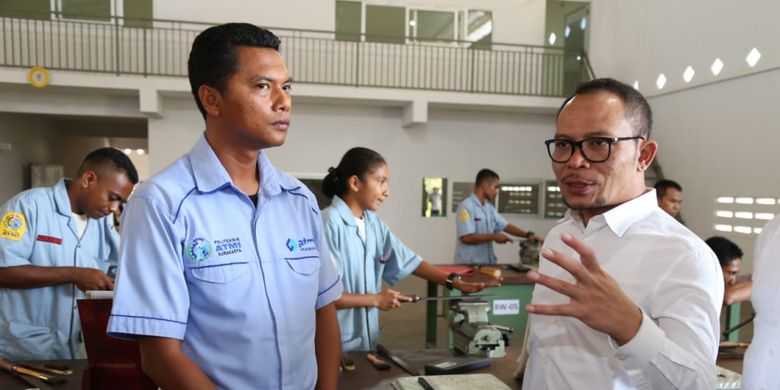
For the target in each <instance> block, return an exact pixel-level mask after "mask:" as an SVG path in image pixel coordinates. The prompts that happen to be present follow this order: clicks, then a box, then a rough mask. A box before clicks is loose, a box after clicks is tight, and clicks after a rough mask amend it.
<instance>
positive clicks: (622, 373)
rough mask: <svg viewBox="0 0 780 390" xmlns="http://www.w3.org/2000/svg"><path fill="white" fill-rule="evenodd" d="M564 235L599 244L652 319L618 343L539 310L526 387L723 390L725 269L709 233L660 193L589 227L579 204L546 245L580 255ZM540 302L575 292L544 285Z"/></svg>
mask: <svg viewBox="0 0 780 390" xmlns="http://www.w3.org/2000/svg"><path fill="white" fill-rule="evenodd" d="M562 233H569V234H571V235H572V236H574V237H576V238H579V239H581V240H583V241H585V242H586V243H588V244H589V245H591V246H592V247H593V249H594V251H595V254H596V257H597V259H598V261H599V264H600V266H601V268H602V269H603V270H604V271H606V272H607V273H609V274H610V275H611V276H612V277H613V278H614V279H615V280H616V281H617V283H618V284H619V285H620V288H621V289H622V290H623V292H624V293H625V294H626V295H627V296H628V297H629V298H631V300H632V301H633V302H634V303H636V304H637V306H639V307H640V308H641V309H642V312H643V318H642V324H641V326H640V328H639V332H638V333H637V334H636V336H635V337H634V338H633V339H632V340H631V341H630V342H628V343H627V344H625V345H623V346H620V347H618V346H617V343H616V342H615V341H614V340H612V338H611V337H609V336H608V335H607V334H605V333H601V332H598V331H595V330H593V329H591V328H590V327H588V326H587V325H585V324H584V323H582V322H581V321H579V320H577V319H575V318H571V317H561V316H543V315H533V326H532V327H531V330H530V336H529V344H528V347H529V354H530V357H529V361H528V365H527V367H526V371H525V377H524V380H523V389H555V390H559V389H584V388H587V389H686V390H688V389H707V390H710V389H713V388H714V387H715V358H716V356H717V351H718V340H719V332H720V324H719V318H720V309H721V305H722V304H723V276H722V273H721V268H720V265H719V263H718V260H717V258H716V257H715V254H714V253H713V252H712V250H710V248H709V247H708V246H707V245H706V244H705V243H704V242H703V241H702V240H701V239H699V238H698V237H696V235H694V234H693V233H692V232H691V231H689V230H688V229H687V228H685V226H683V225H681V224H680V223H679V222H677V221H676V220H675V219H674V218H672V217H670V216H669V215H668V214H666V213H665V212H664V211H663V210H661V209H660V208H659V207H658V205H657V201H656V196H655V190H651V189H650V190H648V191H647V192H645V193H644V194H643V195H641V196H639V197H637V198H635V199H633V200H631V201H628V202H626V203H623V204H622V205H620V206H617V207H615V208H613V209H611V210H609V211H607V212H606V213H604V214H601V215H598V216H595V217H593V218H591V219H590V220H589V222H588V225H587V227H586V226H585V225H584V224H583V221H582V219H581V217H580V215H579V212H572V211H569V213H568V214H567V216H566V217H565V218H564V219H563V220H562V221H561V223H560V224H559V225H558V226H556V227H555V228H553V230H552V231H551V232H550V234H549V235H548V236H547V240H545V242H544V246H545V247H548V248H551V249H554V250H557V251H559V252H563V253H565V254H567V255H569V256H572V257H574V258H575V259H577V258H579V255H578V254H577V253H576V252H575V251H574V250H573V249H571V248H570V247H568V246H567V245H566V244H564V243H563V242H562V241H561V239H560V236H561V234H562ZM540 260H541V261H540V264H539V272H540V273H542V274H545V275H550V276H553V277H556V278H559V279H562V280H565V281H568V282H570V283H574V277H572V276H571V275H570V274H569V273H568V272H566V271H565V270H564V269H562V268H560V267H558V266H557V265H555V264H553V263H551V262H550V261H549V260H546V259H544V258H541V259H540ZM532 302H533V303H534V304H561V303H567V302H569V298H568V297H566V296H564V295H561V294H559V293H557V292H555V291H553V290H551V289H549V288H547V287H544V286H542V285H539V284H537V285H536V287H535V289H534V293H533V299H532Z"/></svg>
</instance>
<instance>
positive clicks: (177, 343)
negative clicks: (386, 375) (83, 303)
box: [108, 23, 342, 389]
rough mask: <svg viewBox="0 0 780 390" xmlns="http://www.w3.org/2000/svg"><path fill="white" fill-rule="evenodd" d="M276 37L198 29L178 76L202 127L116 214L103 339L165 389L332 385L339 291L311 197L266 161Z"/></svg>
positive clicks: (278, 68)
mask: <svg viewBox="0 0 780 390" xmlns="http://www.w3.org/2000/svg"><path fill="white" fill-rule="evenodd" d="M278 49H279V39H278V38H277V37H276V36H275V35H273V34H272V33H271V32H269V31H267V30H264V29H261V28H258V27H256V26H253V25H250V24H243V23H241V24H239V23H230V24H224V25H220V26H215V27H211V28H208V29H206V30H205V31H203V32H202V33H201V34H200V35H198V37H197V38H195V42H194V43H193V45H192V51H191V52H190V59H189V64H188V65H189V78H190V84H191V86H192V92H193V95H194V96H195V101H196V103H197V105H198V108H199V109H200V111H201V113H202V114H203V117H204V118H205V120H206V131H205V133H204V135H203V136H202V137H201V138H200V139H199V140H198V141H197V143H196V144H195V146H194V147H193V148H192V150H191V151H190V152H189V153H188V154H186V155H184V156H182V157H180V158H179V159H178V160H177V161H175V162H174V163H173V164H172V165H171V166H169V167H167V168H165V169H164V170H163V171H162V172H160V173H159V174H157V175H155V176H154V177H152V178H151V179H149V180H148V181H146V182H145V183H144V184H143V185H141V186H139V188H138V190H137V191H136V194H135V195H134V196H133V200H132V201H131V202H130V203H129V204H128V206H127V208H126V209H125V213H124V217H123V225H122V229H123V230H122V231H123V234H124V236H125V239H124V240H123V242H122V247H121V250H120V258H121V261H120V262H119V270H118V272H117V285H116V295H115V298H114V304H113V308H112V313H111V318H110V320H109V325H108V331H109V333H110V334H111V335H114V336H117V337H127V338H136V339H137V340H138V343H139V346H140V350H141V360H142V364H143V368H144V371H145V372H146V373H147V374H148V375H149V376H150V377H151V378H152V379H153V380H154V381H155V382H156V383H157V384H158V385H159V386H160V387H162V388H176V389H214V388H220V389H271V388H273V389H312V388H314V387H315V385H317V387H318V388H322V389H336V387H337V381H338V364H339V358H340V354H341V351H340V343H341V341H340V337H339V327H338V320H337V319H336V309H335V304H334V301H335V300H336V299H338V298H339V296H340V295H341V291H342V286H341V282H340V278H339V275H338V273H337V271H336V268H335V266H334V264H333V261H332V259H331V256H330V252H329V249H328V245H327V244H326V243H325V241H324V239H323V232H322V223H321V219H320V215H319V208H318V207H317V202H316V200H315V198H314V196H313V194H312V193H311V192H310V191H309V190H307V189H306V187H305V186H304V185H302V184H301V183H300V182H299V181H298V180H296V179H295V178H293V177H291V176H289V175H287V174H285V173H283V172H282V171H280V170H277V169H276V168H274V167H273V166H272V165H271V162H270V161H269V160H268V158H267V157H266V155H265V153H264V152H262V150H263V149H266V148H270V147H274V146H279V145H282V144H283V143H284V140H285V138H286V136H287V128H288V126H289V123H290V108H291V100H290V89H291V84H292V80H291V78H290V75H289V73H288V71H287V67H286V65H285V63H284V60H283V58H282V56H281V55H280V54H279V52H278Z"/></svg>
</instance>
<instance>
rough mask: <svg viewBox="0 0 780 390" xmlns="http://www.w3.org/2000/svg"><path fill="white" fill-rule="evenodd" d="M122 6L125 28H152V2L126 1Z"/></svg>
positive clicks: (148, 0) (145, 0)
mask: <svg viewBox="0 0 780 390" xmlns="http://www.w3.org/2000/svg"><path fill="white" fill-rule="evenodd" d="M122 5H123V13H122V16H124V18H125V19H124V25H125V27H152V21H151V19H152V18H153V14H152V12H153V11H152V10H153V9H154V7H153V6H152V0H125V1H124V2H123V4H122Z"/></svg>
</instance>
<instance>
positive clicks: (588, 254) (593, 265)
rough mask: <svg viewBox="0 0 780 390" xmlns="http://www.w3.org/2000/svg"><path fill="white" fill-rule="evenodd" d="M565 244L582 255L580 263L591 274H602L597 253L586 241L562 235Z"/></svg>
mask: <svg viewBox="0 0 780 390" xmlns="http://www.w3.org/2000/svg"><path fill="white" fill-rule="evenodd" d="M561 240H562V241H563V243H564V244H566V245H568V246H569V247H570V248H571V249H574V250H575V251H576V252H577V253H578V254H579V255H580V263H581V264H582V265H583V266H585V268H587V269H588V270H589V271H591V272H601V266H600V265H599V261H598V259H597V258H596V252H594V251H593V248H592V247H591V246H590V245H588V244H587V243H586V242H585V241H582V240H580V239H578V238H575V237H574V236H572V235H571V234H569V233H563V234H561Z"/></svg>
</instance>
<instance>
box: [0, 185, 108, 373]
mask: <svg viewBox="0 0 780 390" xmlns="http://www.w3.org/2000/svg"><path fill="white" fill-rule="evenodd" d="M0 215H1V216H2V220H1V221H0V267H14V266H22V265H34V266H41V267H81V268H95V269H100V270H102V271H104V272H105V271H107V270H108V267H109V266H110V265H115V264H116V259H117V257H118V252H119V251H118V249H119V235H118V234H117V233H116V230H114V223H113V218H101V219H97V220H95V219H91V218H88V219H87V227H86V230H84V234H83V235H82V236H81V237H79V234H78V229H77V227H76V221H75V220H74V219H73V214H72V211H71V208H70V199H69V198H68V191H67V188H66V181H65V180H64V179H63V180H60V181H59V183H57V184H56V185H55V186H53V187H46V188H34V189H31V190H27V191H24V192H22V193H20V194H18V195H16V196H15V197H13V198H12V199H11V200H9V201H8V202H7V203H6V204H5V205H3V207H2V210H0ZM83 297H84V294H83V293H82V292H81V291H80V290H79V289H78V288H76V286H75V284H73V283H67V284H60V285H56V286H48V287H39V288H29V289H10V288H2V289H0V356H3V357H5V358H9V359H12V360H49V359H77V358H84V353H83V352H82V347H81V323H80V322H79V318H78V313H77V310H76V300H77V299H81V298H83Z"/></svg>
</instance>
